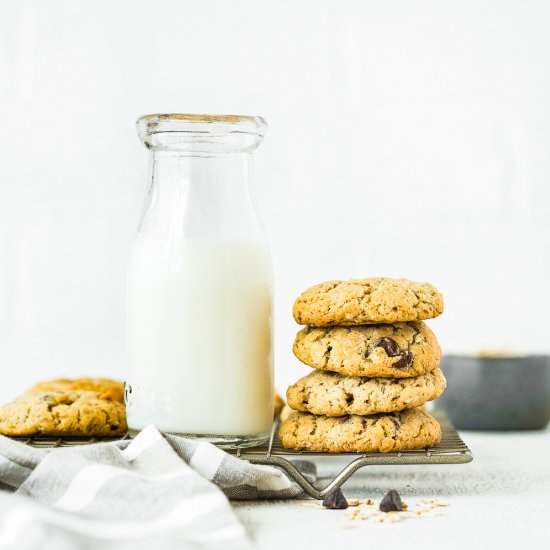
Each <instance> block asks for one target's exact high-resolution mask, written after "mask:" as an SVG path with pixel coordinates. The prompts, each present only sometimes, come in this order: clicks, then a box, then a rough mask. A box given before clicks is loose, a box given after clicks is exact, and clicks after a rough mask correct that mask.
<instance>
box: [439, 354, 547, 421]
mask: <svg viewBox="0 0 550 550" xmlns="http://www.w3.org/2000/svg"><path fill="white" fill-rule="evenodd" d="M441 369H442V370H443V373H444V374H445V377H446V378H447V389H446V391H445V393H444V394H443V395H442V396H441V397H440V398H439V399H438V401H437V405H438V406H439V405H441V406H442V408H444V409H445V410H446V411H447V413H448V414H449V417H450V418H451V420H452V422H453V424H454V425H455V426H456V427H457V428H459V429H463V430H539V429H542V428H544V427H545V426H546V425H547V424H548V421H549V420H550V356H548V355H527V356H522V357H520V356H518V357H512V356H510V357H475V356H466V355H446V356H444V357H443V359H442V361H441Z"/></svg>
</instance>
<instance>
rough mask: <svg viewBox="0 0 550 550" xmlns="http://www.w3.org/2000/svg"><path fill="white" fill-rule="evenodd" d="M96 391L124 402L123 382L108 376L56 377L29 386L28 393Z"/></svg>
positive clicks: (108, 397)
mask: <svg viewBox="0 0 550 550" xmlns="http://www.w3.org/2000/svg"><path fill="white" fill-rule="evenodd" d="M75 390H76V391H80V390H84V391H96V392H100V393H103V394H105V395H104V397H105V398H106V399H112V400H113V401H119V402H120V403H124V384H123V383H122V382H118V381H117V380H111V379H110V378H57V379H56V380H48V381H46V382H39V383H38V384H36V385H35V386H33V387H32V388H30V389H29V390H28V391H27V393H28V394H32V395H34V394H37V393H45V392H56V391H63V392H69V391H75Z"/></svg>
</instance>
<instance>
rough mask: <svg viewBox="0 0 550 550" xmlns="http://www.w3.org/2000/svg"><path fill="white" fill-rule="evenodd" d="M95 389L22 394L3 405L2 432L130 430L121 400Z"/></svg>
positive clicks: (53, 433)
mask: <svg viewBox="0 0 550 550" xmlns="http://www.w3.org/2000/svg"><path fill="white" fill-rule="evenodd" d="M104 395H105V394H101V393H99V392H92V391H68V392H63V391H58V392H45V393H37V394H34V395H22V396H21V397H18V398H17V399H16V400H15V401H13V402H11V403H8V404H6V405H4V406H3V407H1V408H0V434H3V435H11V436H33V435H44V436H88V437H91V436H96V437H110V436H117V435H120V434H123V433H124V432H126V430H127V426H126V410H125V407H124V405H123V404H122V403H120V402H118V401H113V400H112V399H109V398H106V397H105V396H104Z"/></svg>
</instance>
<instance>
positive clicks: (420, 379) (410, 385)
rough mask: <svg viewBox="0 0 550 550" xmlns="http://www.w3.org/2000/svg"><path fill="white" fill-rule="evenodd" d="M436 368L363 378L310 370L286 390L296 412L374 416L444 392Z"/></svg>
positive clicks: (408, 407)
mask: <svg viewBox="0 0 550 550" xmlns="http://www.w3.org/2000/svg"><path fill="white" fill-rule="evenodd" d="M445 385H446V381H445V377H444V376H443V373H442V372H441V370H440V369H435V370H434V371H432V372H428V373H426V374H421V375H420V376H416V377H414V378H365V377H360V376H342V375H341V374H338V373H336V372H323V371H317V370H316V371H314V372H312V373H310V374H308V375H307V376H304V377H303V378H301V379H300V380H298V382H296V383H295V384H293V385H292V386H290V387H289V388H288V392H287V394H286V396H287V400H288V404H289V405H290V407H292V408H293V409H294V410H296V411H305V412H310V413H313V414H321V415H326V416H343V415H346V414H360V415H365V414H374V413H387V412H394V411H401V410H403V409H412V408H415V407H418V406H420V405H422V404H424V403H426V401H432V400H433V399H437V398H438V397H439V396H440V395H441V394H442V393H443V391H444V390H445Z"/></svg>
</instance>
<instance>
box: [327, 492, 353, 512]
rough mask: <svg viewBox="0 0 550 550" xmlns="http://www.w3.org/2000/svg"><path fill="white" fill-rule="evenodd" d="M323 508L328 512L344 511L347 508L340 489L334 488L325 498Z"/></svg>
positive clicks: (346, 502)
mask: <svg viewBox="0 0 550 550" xmlns="http://www.w3.org/2000/svg"><path fill="white" fill-rule="evenodd" d="M323 506H324V507H325V508H329V509H330V510H345V509H346V508H347V507H348V501H347V500H346V497H344V495H343V493H342V489H340V487H336V489H333V490H332V491H331V492H330V493H329V494H328V495H327V496H326V497H325V500H323Z"/></svg>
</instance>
